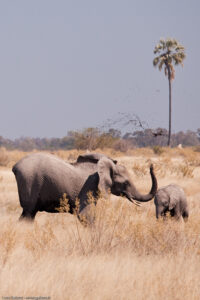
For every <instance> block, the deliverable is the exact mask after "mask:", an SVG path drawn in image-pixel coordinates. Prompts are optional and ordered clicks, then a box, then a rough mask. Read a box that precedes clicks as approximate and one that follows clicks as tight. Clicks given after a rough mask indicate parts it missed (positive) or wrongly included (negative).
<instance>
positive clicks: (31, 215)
mask: <svg viewBox="0 0 200 300" xmlns="http://www.w3.org/2000/svg"><path fill="white" fill-rule="evenodd" d="M36 213H37V211H36V210H35V211H32V212H30V211H27V210H24V209H23V211H22V214H21V216H20V218H19V221H22V220H26V221H34V219H35V215H36Z"/></svg>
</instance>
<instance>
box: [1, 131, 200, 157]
mask: <svg viewBox="0 0 200 300" xmlns="http://www.w3.org/2000/svg"><path fill="white" fill-rule="evenodd" d="M167 139H168V131H167V130H166V129H164V128H157V129H156V130H153V129H144V130H137V131H133V132H127V133H125V134H122V132H121V131H120V130H116V129H113V128H111V129H109V130H108V131H107V132H102V131H100V130H99V129H98V128H87V129H84V130H81V131H69V132H68V133H67V135H66V136H64V137H62V138H30V137H21V138H18V139H15V140H10V139H6V138H3V137H2V136H0V147H5V148H6V149H8V150H14V149H18V150H23V151H31V150H34V149H36V150H59V149H63V150H71V149H82V150H86V149H88V150H95V149H97V148H99V149H103V148H113V149H115V150H120V151H124V152H125V151H127V150H128V149H130V148H134V147H137V148H140V147H154V146H161V147H162V146H166V145H167ZM179 144H182V146H183V147H184V146H199V145H200V128H199V129H197V131H196V132H194V131H191V130H188V131H186V132H183V131H180V132H177V133H174V134H172V136H171V146H172V147H176V146H178V145H179Z"/></svg>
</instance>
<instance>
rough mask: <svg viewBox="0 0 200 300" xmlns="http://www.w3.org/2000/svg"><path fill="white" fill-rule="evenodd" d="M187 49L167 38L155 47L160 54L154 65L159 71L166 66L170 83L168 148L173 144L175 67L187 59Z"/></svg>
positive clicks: (166, 73) (155, 50) (155, 51)
mask: <svg viewBox="0 0 200 300" xmlns="http://www.w3.org/2000/svg"><path fill="white" fill-rule="evenodd" d="M184 50H185V48H184V47H183V46H182V45H181V44H179V43H178V41H177V40H175V39H171V38H167V39H166V40H164V39H160V41H159V43H158V44H157V45H156V46H155V49H154V54H158V55H157V56H156V57H155V58H154V60H153V65H154V66H155V67H156V66H158V69H159V71H161V70H162V67H163V66H164V72H165V75H166V76H167V77H168V81H169V133H168V143H167V144H168V146H170V143H171V115H172V80H173V79H174V78H175V70H174V66H173V64H175V65H179V64H181V65H182V66H183V60H184V58H185V53H184Z"/></svg>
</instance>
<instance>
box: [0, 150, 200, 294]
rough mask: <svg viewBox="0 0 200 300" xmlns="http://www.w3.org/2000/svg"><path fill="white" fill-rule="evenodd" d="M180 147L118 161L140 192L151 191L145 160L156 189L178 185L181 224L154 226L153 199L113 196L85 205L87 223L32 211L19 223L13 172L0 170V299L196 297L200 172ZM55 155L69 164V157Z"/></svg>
mask: <svg viewBox="0 0 200 300" xmlns="http://www.w3.org/2000/svg"><path fill="white" fill-rule="evenodd" d="M181 150H183V151H184V150H185V152H187V154H184V155H182V154H176V156H171V153H170V151H169V155H168V156H167V151H168V150H165V152H164V153H163V154H162V155H159V157H157V156H155V154H154V153H153V152H152V153H149V152H148V153H147V156H144V155H143V150H141V153H142V154H141V155H140V153H139V152H138V150H137V156H133V155H131V154H130V153H129V156H123V155H121V154H120V155H117V156H118V160H119V161H120V162H121V163H123V164H124V165H125V166H126V167H127V168H128V169H129V171H130V174H131V175H132V178H133V180H134V182H135V185H136V186H137V188H138V189H140V191H141V192H147V191H148V190H149V189H150V186H151V180H150V175H149V171H148V165H149V160H151V161H153V162H154V164H155V168H156V174H157V177H158V183H159V186H162V185H166V184H169V183H172V182H175V183H177V184H180V185H181V186H182V187H183V188H184V189H185V191H186V194H187V198H188V202H189V207H190V217H189V220H188V222H187V223H186V224H185V223H184V222H175V221H173V220H171V219H170V218H167V220H166V221H163V220H159V221H157V220H156V219H155V208H154V204H153V201H150V202H148V203H146V204H143V205H142V206H141V207H137V206H135V205H133V204H132V203H130V202H128V201H127V200H125V199H124V198H121V197H115V196H113V195H111V196H110V197H103V198H101V199H99V201H98V203H97V206H96V207H94V206H93V205H92V203H91V210H90V212H89V213H90V216H91V215H92V216H93V217H94V218H93V219H92V220H93V223H92V224H91V225H88V226H83V225H82V224H81V223H80V222H79V221H78V219H77V217H75V216H73V215H69V214H67V213H60V214H48V213H38V214H37V216H36V220H35V222H34V223H33V224H29V223H26V222H18V217H19V215H20V213H21V207H20V206H19V201H18V195H17V187H16V183H15V179H14V175H13V174H12V172H11V169H10V167H8V168H5V166H4V167H1V168H0V178H1V180H0V203H1V210H0V270H1V271H0V296H2V297H8V296H13V297H14V296H18V297H24V298H25V297H39V296H41V297H51V299H58V300H60V299H199V297H200V280H199V278H200V201H199V196H200V184H199V182H200V168H199V165H198V164H196V163H195V162H194V157H193V160H192V161H193V164H191V153H190V155H188V153H189V152H191V151H192V150H191V149H181ZM76 154H77V153H76ZM107 154H109V155H110V154H111V153H109V152H107ZM9 155H10V154H8V156H9ZM18 155H19V156H20V154H18ZM59 155H60V156H62V158H64V159H65V158H67V157H69V156H70V155H71V159H72V156H73V152H66V153H64V152H62V153H59ZM21 156H23V154H21ZM74 156H75V153H74ZM110 156H111V155H110ZM13 157H14V156H13ZM196 158H198V157H196ZM185 164H186V165H188V166H192V168H193V169H192V176H191V175H190V173H187V172H186V173H184V174H183V172H182V171H181V167H180V166H182V165H185ZM177 169H178V171H177Z"/></svg>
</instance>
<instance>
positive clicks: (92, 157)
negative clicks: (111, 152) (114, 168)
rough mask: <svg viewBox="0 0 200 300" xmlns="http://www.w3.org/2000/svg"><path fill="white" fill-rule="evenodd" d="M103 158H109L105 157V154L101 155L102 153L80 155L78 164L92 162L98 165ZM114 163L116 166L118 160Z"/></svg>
mask: <svg viewBox="0 0 200 300" xmlns="http://www.w3.org/2000/svg"><path fill="white" fill-rule="evenodd" d="M103 157H107V156H105V155H104V154H101V153H86V154H82V155H79V157H78V158H77V161H76V162H77V163H84V162H91V163H95V164H96V163H98V161H99V160H100V159H102V158H103ZM107 158H109V157H107ZM109 159H111V158H109ZM111 160H112V159H111ZM112 161H113V162H114V163H115V164H116V163H117V161H116V160H112Z"/></svg>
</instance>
